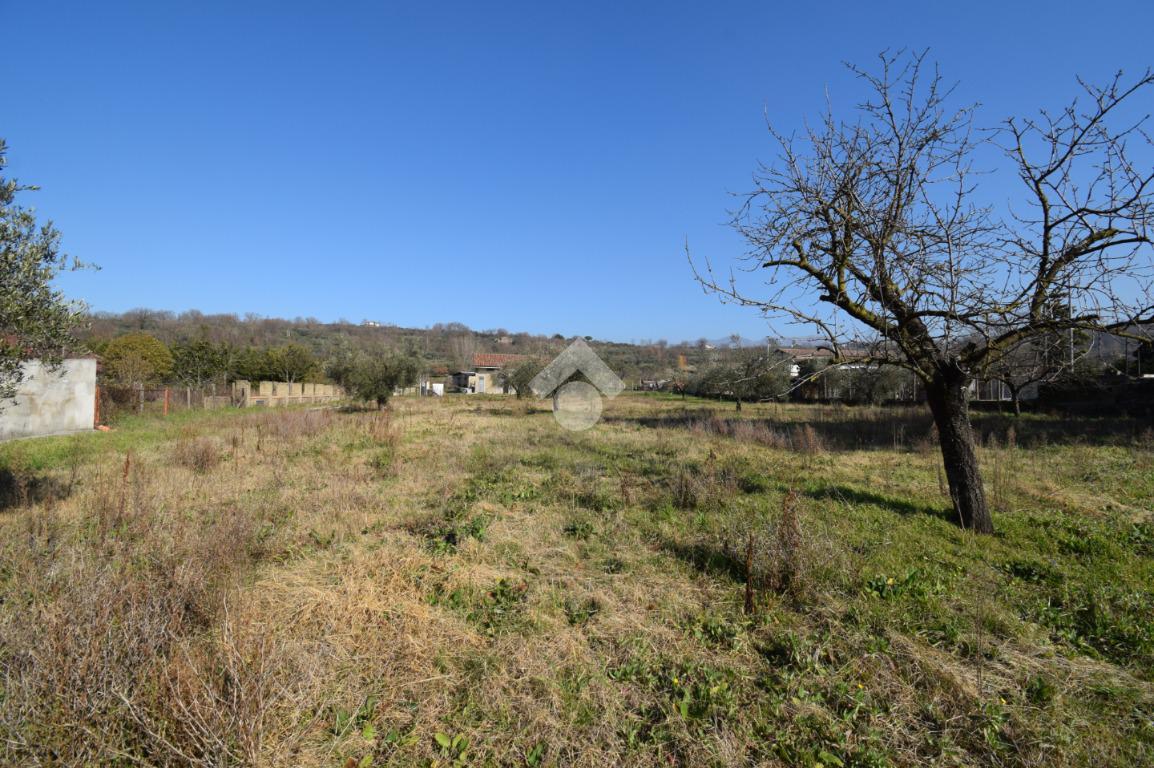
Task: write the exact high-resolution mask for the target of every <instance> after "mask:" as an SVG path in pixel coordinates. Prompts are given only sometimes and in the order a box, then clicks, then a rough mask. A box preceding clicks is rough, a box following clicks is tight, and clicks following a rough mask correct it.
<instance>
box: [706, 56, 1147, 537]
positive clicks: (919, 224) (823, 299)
mask: <svg viewBox="0 0 1154 768" xmlns="http://www.w3.org/2000/svg"><path fill="white" fill-rule="evenodd" d="M923 59H924V57H923V56H922V55H912V56H911V55H906V54H902V53H899V54H896V55H889V54H883V55H882V56H881V57H880V65H879V68H878V70H877V71H865V70H862V69H859V68H852V71H853V72H854V74H856V75H857V76H858V78H859V79H860V81H861V82H862V84H863V85H864V87H865V88H866V90H867V91H868V92H869V95H868V97H867V98H865V99H864V100H863V101H862V102H861V103H860V105H859V106H858V108H857V114H855V115H853V116H852V117H851V118H850V119H845V118H837V117H835V116H834V115H832V114H829V113H827V114H825V115H823V116H822V119H820V120H817V121H813V122H811V123H808V124H807V127H806V129H805V130H804V131H803V132H801V133H800V135H798V136H796V137H795V136H794V135H793V134H792V133H789V132H776V131H774V130H773V129H771V134H772V136H773V139H774V143H775V149H776V151H777V159H776V160H775V161H773V162H770V163H767V164H765V165H763V166H761V167H760V168H759V169H758V171H757V173H756V175H755V184H756V189H754V190H753V192H751V193H750V194H749V195H748V197H747V199H746V201H745V204H744V205H743V206H742V207H740V208H739V210H737V211H736V212H735V214H734V218H733V223H734V226H735V228H736V229H737V231H738V232H739V233H740V234H741V235H743V236H744V237H745V239H746V241H747V243H748V244H749V246H750V248H749V250H748V252H747V255H746V257H745V258H746V259H748V261H747V264H748V266H749V267H750V268H751V269H752V270H756V271H757V272H758V273H759V274H760V275H762V276H764V280H765V287H764V289H763V290H759V291H757V292H756V294H754V293H751V292H749V291H748V290H746V289H745V288H744V287H743V286H742V284H740V283H739V282H738V281H737V280H736V278H735V277H733V275H732V273H731V274H730V275H726V276H721V277H716V276H715V275H714V273H713V272H712V270H711V268H710V265H709V264H708V263H706V264H705V265H704V269H701V270H697V271H696V274H697V277H698V279H699V281H700V282H701V284H702V285H703V286H704V287H705V288H706V289H707V290H709V291H713V292H715V293H717V294H719V295H720V296H721V297H722V298H723V299H725V300H728V301H733V302H736V303H739V304H741V305H743V306H748V307H752V308H754V309H756V310H757V311H759V312H760V313H761V314H762V315H768V316H771V317H785V318H789V319H791V320H792V321H793V322H796V323H798V324H801V325H805V326H808V327H811V328H814V329H816V330H817V331H818V332H820V333H822V334H823V335H824V336H825V338H826V343H827V345H828V348H829V349H830V350H831V351H832V352H833V355H834V361H835V362H841V361H842V360H843V359H845V358H844V356H843V354H842V351H843V349H844V348H845V347H846V346H847V345H849V344H851V343H854V342H856V343H857V344H858V345H859V348H864V349H867V350H868V357H867V358H866V359H865V360H864V361H862V362H870V363H887V364H890V365H897V366H900V367H902V368H904V369H906V370H908V371H910V372H911V373H912V374H913V375H915V376H917V377H918V378H919V379H920V380H921V383H922V385H923V387H924V389H925V393H926V398H927V401H928V404H929V406H930V411H931V413H932V414H933V418H934V422H935V424H936V426H937V429H938V435H939V438H940V446H941V452H942V460H943V464H944V467H945V474H946V478H947V480H948V483H949V488H950V496H951V498H952V501H953V505H954V509H955V511H956V512H957V515H958V521H959V523H960V524H961V525H962V526H963V527H965V528H968V529H971V530H974V531H977V532H980V533H991V532H993V530H994V524H993V520H992V518H991V516H990V512H989V507H988V505H987V503H986V497H985V491H984V489H983V485H982V478H981V472H980V468H979V465H978V459H977V453H976V450H975V444H974V435H973V430H972V427H971V425H970V419H969V396H968V388H969V385H970V383H971V382H972V381H973V379H974V378H975V377H976V376H981V375H983V374H984V372H985V371H986V370H988V368H989V367H990V366H991V365H992V364H993V363H994V362H995V361H997V360H998V359H1000V358H1002V357H1004V356H1006V355H1007V354H1009V353H1010V352H1011V351H1012V350H1014V349H1015V348H1017V347H1018V346H1019V345H1021V344H1023V343H1025V342H1027V341H1029V340H1030V339H1034V338H1037V337H1039V336H1043V335H1047V334H1052V333H1055V332H1063V331H1069V330H1076V331H1087V332H1097V333H1114V334H1120V335H1121V334H1128V333H1131V332H1132V329H1133V328H1134V327H1136V326H1138V325H1141V324H1143V323H1149V322H1151V321H1154V289H1152V285H1154V248H1152V247H1151V246H1152V244H1154V240H1152V238H1154V231H1152V228H1154V168H1152V167H1151V162H1150V157H1151V154H1150V151H1151V139H1150V135H1149V134H1148V133H1147V132H1145V127H1144V123H1145V121H1146V115H1145V113H1144V112H1142V111H1141V110H1142V109H1143V104H1144V102H1143V99H1145V100H1148V99H1149V93H1150V91H1151V89H1154V72H1151V71H1147V72H1145V73H1144V74H1142V75H1141V76H1139V77H1138V78H1137V79H1135V80H1132V81H1129V82H1125V81H1123V79H1122V76H1121V74H1120V73H1119V75H1118V76H1116V77H1115V78H1113V79H1112V80H1111V81H1109V82H1107V83H1106V84H1105V85H1104V86H1101V87H1099V86H1093V85H1089V84H1086V83H1081V82H1080V84H1081V85H1082V88H1083V91H1084V93H1083V94H1082V101H1081V103H1079V102H1078V101H1074V102H1072V103H1070V104H1068V105H1066V106H1065V107H1063V108H1061V109H1058V110H1056V111H1053V112H1046V111H1043V112H1041V113H1040V114H1037V115H1036V116H1034V117H1029V118H1025V119H1013V118H1011V119H1009V120H1007V121H1005V122H1004V123H1003V125H1002V127H1001V129H1000V131H999V132H997V133H996V134H994V135H993V139H994V144H995V145H996V148H1000V149H1002V150H1003V151H1004V156H1005V158H1006V160H1007V164H1008V165H1009V166H1010V172H1011V174H1012V175H1013V176H1014V177H1016V178H1017V179H1019V180H1020V181H1021V187H1020V195H1019V197H1018V198H1017V199H1012V200H1007V201H1006V204H1005V205H1004V206H1003V207H1001V208H1000V209H994V208H991V207H990V206H989V204H988V202H989V201H988V198H986V197H984V196H982V194H981V193H979V192H977V191H976V181H977V176H976V174H975V172H974V166H975V163H977V162H985V161H986V158H987V155H986V154H985V151H986V149H987V147H982V146H979V145H980V144H982V143H988V142H986V137H989V136H990V135H991V134H990V133H989V132H986V131H983V130H981V127H980V126H978V125H976V121H975V119H974V108H973V107H972V106H968V105H951V101H952V94H953V88H952V87H951V86H950V85H949V84H945V83H943V82H942V79H941V77H940V76H939V75H938V74H937V72H936V70H931V68H929V67H926V66H924V61H923ZM691 263H692V262H691ZM694 268H695V270H696V265H695V264H694ZM1057 293H1061V295H1063V296H1064V298H1065V299H1066V303H1067V306H1068V307H1069V310H1070V311H1068V312H1067V313H1066V314H1065V315H1064V316H1061V315H1056V314H1055V313H1053V312H1051V311H1050V309H1051V306H1050V302H1051V299H1052V297H1053V296H1054V295H1055V294H1057Z"/></svg>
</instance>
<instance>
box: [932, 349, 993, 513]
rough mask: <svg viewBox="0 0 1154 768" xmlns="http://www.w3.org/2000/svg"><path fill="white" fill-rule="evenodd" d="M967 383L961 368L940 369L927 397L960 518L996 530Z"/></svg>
mask: <svg viewBox="0 0 1154 768" xmlns="http://www.w3.org/2000/svg"><path fill="white" fill-rule="evenodd" d="M966 384H967V380H966V377H965V374H964V373H962V372H961V370H958V369H954V370H949V371H945V372H938V373H937V374H935V376H934V378H933V379H932V380H931V381H930V382H929V383H928V384H927V386H926V397H927V400H928V401H929V404H930V410H931V411H932V412H933V415H934V423H935V424H936V425H937V427H938V439H939V441H940V442H941V446H942V461H943V462H944V463H945V469H946V480H947V481H948V482H949V486H950V497H951V498H952V499H953V502H954V510H955V511H956V512H957V513H958V522H959V523H960V524H961V526H962V527H963V528H968V529H970V530H972V531H976V532H977V533H993V532H994V521H993V519H991V517H990V508H989V507H988V506H987V505H986V493H985V490H984V488H983V487H982V473H981V469H980V468H979V467H978V456H977V453H976V452H975V451H974V432H973V429H971V427H970V413H969V410H970V408H969V395H968V393H967V392H966Z"/></svg>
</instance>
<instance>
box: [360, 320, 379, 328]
mask: <svg viewBox="0 0 1154 768" xmlns="http://www.w3.org/2000/svg"><path fill="white" fill-rule="evenodd" d="M361 325H362V326H364V327H365V328H380V327H381V324H380V323H379V322H377V321H376V320H362V321H361Z"/></svg>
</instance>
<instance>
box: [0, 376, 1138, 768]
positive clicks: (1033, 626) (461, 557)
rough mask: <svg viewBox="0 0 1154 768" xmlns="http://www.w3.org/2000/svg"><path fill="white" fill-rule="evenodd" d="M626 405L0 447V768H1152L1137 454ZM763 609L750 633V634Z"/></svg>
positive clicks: (1056, 430)
mask: <svg viewBox="0 0 1154 768" xmlns="http://www.w3.org/2000/svg"><path fill="white" fill-rule="evenodd" d="M977 425H978V430H979V432H980V433H981V436H982V442H983V448H982V450H981V459H982V462H983V467H984V471H985V473H986V481H987V487H988V493H989V495H990V498H991V500H992V503H993V505H994V507H995V509H996V514H995V523H996V525H997V526H998V529H999V533H998V534H997V535H995V536H992V537H978V536H974V535H972V534H970V533H967V532H965V531H962V530H959V529H958V528H957V527H956V526H955V525H954V523H953V522H952V520H951V514H950V511H949V504H948V501H947V498H946V495H945V493H944V490H943V485H944V479H943V477H942V473H941V471H940V469H939V456H938V453H937V449H936V447H935V446H934V444H933V434H932V431H931V429H930V424H929V420H928V417H927V416H926V415H925V414H923V413H921V412H919V411H892V410H884V409H870V408H858V409H853V408H838V407H819V406H788V405H762V406H746V407H745V408H744V409H743V411H742V412H741V413H740V414H739V413H735V412H734V411H733V409H732V406H722V405H719V404H716V403H707V402H698V401H693V400H692V399H691V400H688V401H682V400H681V399H678V398H667V397H662V396H641V395H625V396H622V397H620V398H617V399H616V400H614V401H612V402H610V403H607V406H606V413H605V419H604V421H603V423H602V424H600V425H599V426H597V427H596V428H594V429H592V430H590V431H588V432H583V433H570V432H565V431H563V430H561V429H559V428H558V427H557V426H556V424H555V423H554V421H553V419H552V417H551V415H550V414H549V413H548V411H547V410H545V408H544V406H542V405H537V404H526V403H521V402H518V401H515V400H513V399H502V398H496V397H483V396H478V397H468V398H466V397H458V398H446V399H435V400H434V399H428V400H417V399H411V398H401V399H398V400H396V401H395V402H394V404H393V406H392V408H391V409H390V411H388V412H384V413H376V412H349V413H344V412H338V411H334V410H310V411H304V410H283V411H265V412H259V411H251V412H244V413H236V412H230V413H223V412H215V413H193V414H186V415H182V416H180V417H178V418H173V419H170V420H167V421H161V420H138V421H127V422H125V423H122V424H121V425H120V426H119V428H118V429H117V431H115V432H112V433H107V434H99V433H94V434H87V435H82V436H77V437H64V438H48V439H41V440H35V441H20V442H15V443H8V444H5V445H2V446H0V467H5V469H3V470H2V471H0V480H2V484H0V492H2V494H0V504H2V506H3V511H2V512H0V526H3V531H2V532H0V665H2V669H3V682H2V685H3V689H2V691H0V736H2V744H0V762H2V763H4V764H10V765H124V766H128V765H205V766H224V765H259V766H274V765H275V766H283V765H303V766H336V767H338V768H343V767H345V766H348V767H355V766H386V765H396V766H409V765H441V766H449V765H509V766H554V765H556V766H611V765H638V766H670V765H683V766H731V765H768V766H773V765H800V766H819V765H820V766H824V767H825V768H830V767H831V766H890V765H892V766H912V765H937V766H955V765H956V766H962V765H966V766H968V765H987V766H1106V765H1117V766H1138V765H1150V764H1152V763H1154V515H1152V510H1154V437H1152V434H1151V430H1150V425H1148V424H1145V425H1144V424H1139V423H1134V422H1131V421H1126V420H1114V421H1110V420H1094V421H1066V422H1062V421H1057V420H1052V419H1046V418H1041V417H1031V416H1026V417H1022V418H1021V419H1017V420H1014V419H1010V418H1006V417H1001V416H996V415H989V416H979V417H978V418H977ZM749 609H752V610H749Z"/></svg>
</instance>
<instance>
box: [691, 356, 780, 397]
mask: <svg viewBox="0 0 1154 768" xmlns="http://www.w3.org/2000/svg"><path fill="white" fill-rule="evenodd" d="M789 363H790V360H789V358H787V357H786V356H785V355H783V354H782V353H781V352H778V351H777V350H770V349H766V348H764V347H749V348H744V349H743V348H736V349H733V350H730V351H729V352H728V353H727V355H726V358H725V359H724V361H722V362H718V363H715V364H713V365H710V366H708V367H706V368H704V369H703V370H702V371H700V372H699V373H698V374H697V375H695V376H694V377H692V378H691V379H689V381H688V382H687V383H686V384H685V388H684V389H685V391H687V392H689V393H690V394H694V395H698V396H700V397H717V398H727V399H732V400H734V401H736V403H737V409H738V410H741V404H742V403H743V402H745V403H751V402H758V401H764V400H773V399H776V398H779V397H782V396H784V395H785V393H786V392H787V391H788V389H789Z"/></svg>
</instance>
